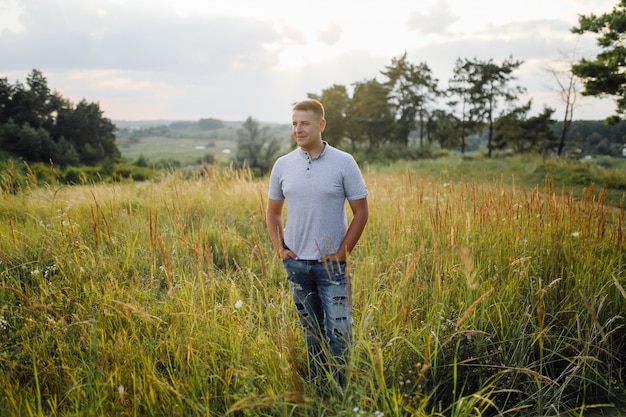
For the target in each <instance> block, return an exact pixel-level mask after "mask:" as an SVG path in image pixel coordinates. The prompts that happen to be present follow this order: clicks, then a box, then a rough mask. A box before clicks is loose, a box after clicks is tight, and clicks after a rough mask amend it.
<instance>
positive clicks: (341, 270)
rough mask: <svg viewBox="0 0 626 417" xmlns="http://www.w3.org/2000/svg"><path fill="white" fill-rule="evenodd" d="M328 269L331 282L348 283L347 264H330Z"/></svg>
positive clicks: (327, 265)
mask: <svg viewBox="0 0 626 417" xmlns="http://www.w3.org/2000/svg"><path fill="white" fill-rule="evenodd" d="M326 267H327V269H328V277H329V279H330V281H331V282H334V283H339V284H341V283H344V282H345V281H346V263H345V262H343V261H342V262H329V263H328V264H326Z"/></svg>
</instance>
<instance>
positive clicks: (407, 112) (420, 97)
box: [381, 52, 439, 146]
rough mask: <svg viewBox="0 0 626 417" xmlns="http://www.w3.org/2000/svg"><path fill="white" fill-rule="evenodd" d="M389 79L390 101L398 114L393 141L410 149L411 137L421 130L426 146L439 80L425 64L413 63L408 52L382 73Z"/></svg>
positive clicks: (393, 60)
mask: <svg viewBox="0 0 626 417" xmlns="http://www.w3.org/2000/svg"><path fill="white" fill-rule="evenodd" d="M381 73H382V74H383V75H385V76H386V77H387V81H386V82H385V85H386V86H387V87H388V88H389V102H390V104H391V106H392V108H393V110H394V113H395V120H396V128H395V130H394V136H393V140H394V142H396V143H399V144H402V145H404V146H408V144H409V135H410V133H411V132H412V131H413V130H415V129H416V128H417V127H419V128H420V144H421V145H423V140H424V135H425V130H426V129H425V124H426V121H427V119H428V110H427V107H428V104H430V103H432V102H433V101H434V100H435V98H436V97H437V96H438V95H439V91H438V89H437V82H438V80H437V79H436V78H433V75H432V72H431V70H430V68H429V67H428V65H427V64H426V63H420V64H417V65H415V64H413V63H411V62H409V61H408V60H407V54H406V52H405V53H404V54H402V55H401V56H400V57H398V58H393V59H392V60H391V65H389V66H387V67H385V70H384V71H381Z"/></svg>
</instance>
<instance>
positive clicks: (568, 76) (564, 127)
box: [548, 51, 579, 156]
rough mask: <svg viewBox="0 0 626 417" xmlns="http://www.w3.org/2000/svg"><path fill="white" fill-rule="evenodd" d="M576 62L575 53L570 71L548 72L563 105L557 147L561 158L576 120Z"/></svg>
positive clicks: (570, 62)
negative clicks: (574, 71) (571, 127)
mask: <svg viewBox="0 0 626 417" xmlns="http://www.w3.org/2000/svg"><path fill="white" fill-rule="evenodd" d="M574 60H575V51H574V53H573V54H572V59H570V60H569V70H568V71H560V70H558V69H556V68H548V71H549V72H550V73H551V74H552V76H553V77H554V79H555V80H556V82H557V84H558V86H559V89H558V93H559V97H560V99H561V102H562V103H563V106H564V110H563V119H562V121H561V129H560V130H561V132H560V136H559V143H558V146H557V152H556V154H557V155H558V156H561V155H562V154H563V150H564V149H565V138H566V137H567V131H568V130H569V128H570V126H571V125H572V121H573V120H574V108H575V106H576V98H577V97H578V86H579V81H578V77H576V75H574V73H573V72H572V65H573V61H574Z"/></svg>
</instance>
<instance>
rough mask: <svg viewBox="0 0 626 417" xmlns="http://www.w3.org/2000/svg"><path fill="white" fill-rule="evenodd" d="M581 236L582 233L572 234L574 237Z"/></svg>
mask: <svg viewBox="0 0 626 417" xmlns="http://www.w3.org/2000/svg"><path fill="white" fill-rule="evenodd" d="M579 235H580V232H574V233H572V237H578V236H579Z"/></svg>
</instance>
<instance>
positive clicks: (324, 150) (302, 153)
mask: <svg viewBox="0 0 626 417" xmlns="http://www.w3.org/2000/svg"><path fill="white" fill-rule="evenodd" d="M322 143H323V144H324V149H322V153H320V154H319V155H318V156H317V157H316V158H313V159H319V158H321V157H322V156H323V155H324V154H325V153H326V149H328V147H329V146H330V145H329V144H328V142H326V141H325V140H323V141H322ZM298 152H299V153H300V156H301V157H303V158H308V157H309V153H308V152H306V151H303V150H302V148H300V147H298Z"/></svg>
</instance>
